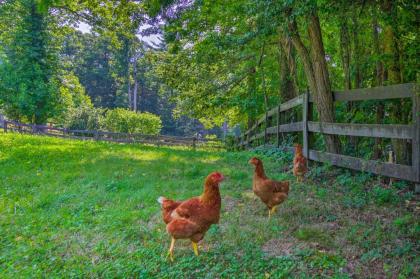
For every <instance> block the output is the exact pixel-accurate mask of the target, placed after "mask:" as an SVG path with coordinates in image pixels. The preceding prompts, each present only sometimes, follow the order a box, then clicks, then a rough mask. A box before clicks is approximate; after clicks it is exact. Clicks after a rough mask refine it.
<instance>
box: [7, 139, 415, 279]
mask: <svg viewBox="0 0 420 279" xmlns="http://www.w3.org/2000/svg"><path fill="white" fill-rule="evenodd" d="M258 152H259V156H261V157H262V158H264V161H265V163H266V169H267V173H268V174H269V175H270V176H271V177H273V178H278V179H291V181H292V185H291V193H290V196H289V199H288V200H287V201H286V202H285V203H284V204H282V205H281V206H280V207H279V210H278V212H277V213H276V215H275V216H274V217H273V218H272V219H271V220H268V219H267V211H266V209H265V207H264V206H263V205H262V204H261V202H260V201H259V200H257V199H255V198H254V197H253V195H252V194H251V192H250V191H251V179H252V169H251V167H250V166H249V165H248V164H247V161H248V159H249V157H250V156H253V155H255V154H254V153H250V152H241V153H227V152H213V151H205V150H201V151H192V150H188V149H184V148H165V147H160V148H157V147H151V146H142V145H122V144H121V145H120V144H112V143H98V142H89V141H83V142H82V141H72V140H60V139H53V138H47V137H36V136H22V135H18V134H0V177H1V180H0V274H1V275H0V277H1V278H16V277H34V278H36V277H49V278H53V277H66V278H67V277H79V278H82V277H84V278H86V277H100V278H116V277H135V278H154V277H158V278H175V277H178V278H268V277H270V278H290V277H297V278H302V277H303V278H305V277H334V278H349V277H350V276H353V275H355V276H357V277H397V276H399V278H414V277H418V276H419V275H420V273H419V266H420V265H419V263H420V259H419V256H418V252H419V249H420V245H419V241H420V239H419V234H420V224H419V221H418V220H419V218H418V213H417V215H416V213H415V212H412V211H410V210H409V209H406V208H405V206H404V200H405V198H407V197H408V196H409V195H410V193H409V192H407V191H405V192H404V194H398V191H399V192H401V188H403V189H404V185H402V186H401V185H400V184H398V185H399V189H398V191H397V190H395V189H393V188H392V189H391V190H382V189H381V188H380V186H378V185H376V184H377V181H376V180H373V179H372V178H371V177H369V176H366V175H363V174H360V173H359V174H356V175H354V176H353V175H350V174H349V173H347V172H343V171H338V170H336V169H331V168H328V167H327V168H326V167H316V166H314V167H313V168H312V171H311V175H310V180H308V181H307V182H305V183H304V184H303V183H300V184H297V183H296V182H295V180H294V179H293V178H292V176H291V174H290V171H287V169H288V168H289V167H290V166H289V163H290V162H289V158H288V157H287V156H283V155H281V156H275V154H274V153H273V152H271V153H270V155H271V157H269V158H268V157H266V156H265V155H263V154H262V153H264V152H263V151H261V150H260V151H258ZM273 154H274V155H273ZM286 160H287V161H286ZM285 161H286V162H285ZM215 170H218V171H221V172H222V173H224V174H225V176H227V179H226V181H225V182H224V183H223V184H222V186H221V192H222V198H223V201H222V203H223V204H222V213H221V221H220V224H219V225H217V226H213V227H211V228H210V230H209V231H208V233H207V235H206V236H205V238H204V240H203V241H202V242H201V244H200V250H201V254H200V256H199V257H195V256H194V255H193V252H192V249H191V248H190V244H189V242H188V241H179V242H178V243H177V246H176V249H175V262H173V263H171V262H169V261H168V260H167V259H166V252H167V249H168V246H169V241H170V239H169V236H168V235H167V233H166V231H165V226H164V224H163V221H162V220H161V217H160V208H159V205H158V203H157V202H156V198H157V197H158V196H160V195H164V196H166V197H171V198H176V199H186V198H189V197H191V196H195V195H199V194H200V193H201V191H202V183H203V179H204V177H205V176H206V175H207V174H208V173H210V172H211V171H215ZM335 172H336V173H335ZM371 189H374V191H371Z"/></svg>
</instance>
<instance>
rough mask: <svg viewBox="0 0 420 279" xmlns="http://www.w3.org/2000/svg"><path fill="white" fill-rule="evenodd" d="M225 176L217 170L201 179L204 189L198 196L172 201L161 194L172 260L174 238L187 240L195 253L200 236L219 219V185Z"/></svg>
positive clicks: (169, 254)
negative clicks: (170, 239)
mask: <svg viewBox="0 0 420 279" xmlns="http://www.w3.org/2000/svg"><path fill="white" fill-rule="evenodd" d="M223 179H224V177H223V175H222V174H221V173H219V172H213V173H211V174H209V175H208V176H207V178H206V180H205V182H204V192H203V194H202V195H201V196H199V197H194V198H191V199H189V200H186V201H173V200H170V199H167V198H164V197H160V198H159V199H158V202H159V203H160V204H161V205H162V216H163V221H164V222H165V223H166V224H167V225H166V230H167V232H168V233H169V234H170V235H171V237H172V241H171V246H170V248H169V251H168V256H169V257H170V259H171V260H172V261H173V258H174V257H173V251H174V247H175V240H176V239H190V240H191V242H192V247H193V249H194V253H195V255H196V256H198V246H197V243H198V242H199V241H200V240H202V239H203V237H204V235H205V233H206V232H207V230H208V229H209V228H210V226H211V225H212V224H217V223H218V222H219V218H220V207H221V197H220V191H219V184H220V182H222V181H223Z"/></svg>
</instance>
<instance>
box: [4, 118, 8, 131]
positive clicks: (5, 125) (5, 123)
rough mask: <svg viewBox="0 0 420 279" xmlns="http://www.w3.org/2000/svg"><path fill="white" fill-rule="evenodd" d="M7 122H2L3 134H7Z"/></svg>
mask: <svg viewBox="0 0 420 279" xmlns="http://www.w3.org/2000/svg"><path fill="white" fill-rule="evenodd" d="M7 124H8V123H7V121H6V120H4V122H3V129H4V132H5V133H7Z"/></svg>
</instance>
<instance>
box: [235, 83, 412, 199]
mask: <svg viewBox="0 0 420 279" xmlns="http://www.w3.org/2000/svg"><path fill="white" fill-rule="evenodd" d="M333 94H334V102H341V101H365V100H387V99H401V98H411V99H412V103H413V108H412V110H413V112H412V115H413V120H412V123H411V124H410V125H399V124H398V125H397V124H353V123H323V122H314V121H312V111H313V99H312V97H311V95H310V94H309V92H306V93H304V94H302V95H300V96H298V97H296V98H294V99H291V100H289V101H287V102H285V103H283V104H281V105H279V106H277V107H275V108H273V109H271V110H270V111H268V112H267V113H266V114H264V115H263V116H261V117H260V118H259V119H258V120H257V121H256V123H255V124H254V125H253V126H252V127H251V128H250V129H249V130H247V131H245V132H244V133H243V134H242V135H241V136H240V137H238V138H237V139H236V143H237V145H236V146H237V148H238V149H246V148H249V147H254V146H258V145H265V144H267V143H268V141H269V137H270V136H271V135H277V138H276V141H277V147H280V145H281V136H280V135H281V134H284V133H291V132H301V133H302V138H303V150H304V154H305V155H306V157H307V158H309V159H310V160H313V161H318V162H328V163H330V164H332V165H335V166H339V167H344V168H349V169H353V170H359V171H366V172H371V173H374V174H378V175H383V176H388V177H395V178H399V179H404V180H408V181H412V182H414V183H415V185H416V192H420V95H419V92H418V89H416V85H415V84H414V83H406V84H399V85H392V86H382V87H375V88H368V89H355V90H346V91H335V92H333ZM298 106H302V108H301V111H302V121H300V122H291V123H286V124H281V113H282V112H285V111H288V110H290V109H293V108H296V107H298ZM273 120H276V121H273ZM273 122H275V123H274V126H270V125H273V124H270V123H273ZM310 133H322V134H331V135H342V136H355V137H371V138H389V139H406V140H411V142H412V148H411V149H412V154H411V156H412V160H411V161H412V165H411V166H407V165H399V164H392V163H383V162H379V161H374V160H365V159H361V158H356V157H351V156H346V155H342V154H331V153H327V152H321V151H316V150H313V149H311V146H310V141H309V137H310ZM286 149H287V150H289V151H290V150H293V149H292V148H290V147H288V148H286Z"/></svg>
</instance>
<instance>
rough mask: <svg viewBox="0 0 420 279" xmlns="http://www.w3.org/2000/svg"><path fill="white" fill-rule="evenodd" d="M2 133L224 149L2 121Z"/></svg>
mask: <svg viewBox="0 0 420 279" xmlns="http://www.w3.org/2000/svg"><path fill="white" fill-rule="evenodd" d="M3 129H4V132H5V133H7V132H10V131H14V132H19V133H25V134H37V135H45V136H53V137H60V138H72V139H80V140H96V141H110V142H117V143H143V144H153V145H158V146H161V145H180V146H181V145H183V146H191V147H193V148H196V147H204V146H205V147H211V148H216V149H221V148H224V144H223V143H222V142H221V141H219V140H210V139H205V138H197V137H178V136H165V135H143V134H128V133H114V132H105V131H96V130H95V131H89V130H71V129H65V128H57V127H52V126H45V125H29V124H23V123H19V122H14V121H9V120H4V121H3Z"/></svg>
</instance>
